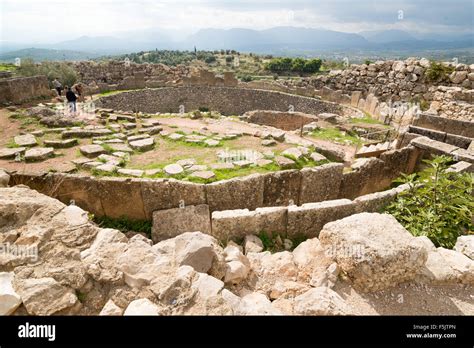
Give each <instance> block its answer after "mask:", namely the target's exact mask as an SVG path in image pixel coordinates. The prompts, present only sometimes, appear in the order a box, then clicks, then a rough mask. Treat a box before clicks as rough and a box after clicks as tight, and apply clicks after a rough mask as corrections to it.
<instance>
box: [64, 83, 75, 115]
mask: <svg viewBox="0 0 474 348" xmlns="http://www.w3.org/2000/svg"><path fill="white" fill-rule="evenodd" d="M66 89H67V92H66V99H67V103H68V105H69V110H71V111H72V112H76V100H77V97H76V95H75V94H74V92H73V91H72V90H71V88H69V87H67V88H66Z"/></svg>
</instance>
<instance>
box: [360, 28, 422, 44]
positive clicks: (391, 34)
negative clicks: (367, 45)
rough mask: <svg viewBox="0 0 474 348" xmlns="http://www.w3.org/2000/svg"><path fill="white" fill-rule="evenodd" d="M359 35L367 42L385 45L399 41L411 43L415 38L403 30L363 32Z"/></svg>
mask: <svg viewBox="0 0 474 348" xmlns="http://www.w3.org/2000/svg"><path fill="white" fill-rule="evenodd" d="M359 35H361V36H363V37H364V38H365V39H367V40H368V41H369V42H375V43H387V42H399V41H413V40H416V39H415V37H413V36H412V35H410V34H409V33H407V32H406V31H403V30H394V29H392V30H377V31H363V32H360V33H359Z"/></svg>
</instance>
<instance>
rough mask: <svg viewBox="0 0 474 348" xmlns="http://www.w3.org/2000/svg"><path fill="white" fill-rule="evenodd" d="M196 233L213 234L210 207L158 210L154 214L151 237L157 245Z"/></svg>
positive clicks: (191, 206) (194, 206)
mask: <svg viewBox="0 0 474 348" xmlns="http://www.w3.org/2000/svg"><path fill="white" fill-rule="evenodd" d="M194 231H200V232H203V233H206V234H210V233H211V219H210V213H209V206H208V205H206V204H201V205H189V206H184V207H182V208H174V209H166V210H158V211H155V212H154V213H153V229H152V234H151V236H152V239H153V241H154V242H155V243H156V242H159V241H162V240H164V239H168V238H173V237H176V236H178V235H180V234H182V233H184V232H194Z"/></svg>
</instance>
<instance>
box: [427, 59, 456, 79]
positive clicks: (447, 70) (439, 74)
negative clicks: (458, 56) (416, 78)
mask: <svg viewBox="0 0 474 348" xmlns="http://www.w3.org/2000/svg"><path fill="white" fill-rule="evenodd" d="M453 71H454V68H453V67H451V66H444V65H443V64H442V63H436V62H431V64H430V67H429V68H428V69H426V72H425V76H426V78H427V79H428V81H432V82H440V81H443V80H446V79H447V77H448V75H449V74H451V73H452V72H453Z"/></svg>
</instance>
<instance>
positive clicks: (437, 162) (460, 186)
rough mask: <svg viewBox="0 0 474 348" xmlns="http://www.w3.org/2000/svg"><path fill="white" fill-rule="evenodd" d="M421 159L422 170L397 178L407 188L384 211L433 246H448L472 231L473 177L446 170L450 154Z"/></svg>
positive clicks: (451, 245) (473, 207) (450, 246)
mask: <svg viewBox="0 0 474 348" xmlns="http://www.w3.org/2000/svg"><path fill="white" fill-rule="evenodd" d="M424 162H425V163H427V164H428V166H427V167H426V168H425V169H424V170H422V171H421V172H419V173H418V174H411V175H404V176H403V177H402V178H401V179H398V180H397V182H400V183H406V184H408V185H409V189H408V190H407V191H404V192H402V193H400V194H399V195H398V197H397V199H396V200H395V201H394V202H393V203H391V204H390V205H389V206H388V207H387V208H386V211H387V212H388V213H390V214H392V215H393V216H395V218H396V219H397V220H398V221H399V222H400V223H401V224H402V225H403V226H404V227H405V228H406V229H407V230H408V231H410V232H411V233H412V234H413V235H415V236H427V237H428V238H430V239H431V241H432V242H433V243H434V244H435V245H436V246H437V247H439V246H441V247H445V248H452V247H453V246H454V244H455V243H456V239H457V238H458V237H459V236H460V235H463V234H468V233H473V232H474V226H473V223H472V213H473V211H474V199H473V196H472V192H473V177H474V176H473V175H472V174H469V173H463V174H459V173H452V172H448V171H447V168H448V166H449V163H450V162H451V158H450V157H446V156H441V157H437V158H434V159H433V160H431V161H424Z"/></svg>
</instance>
